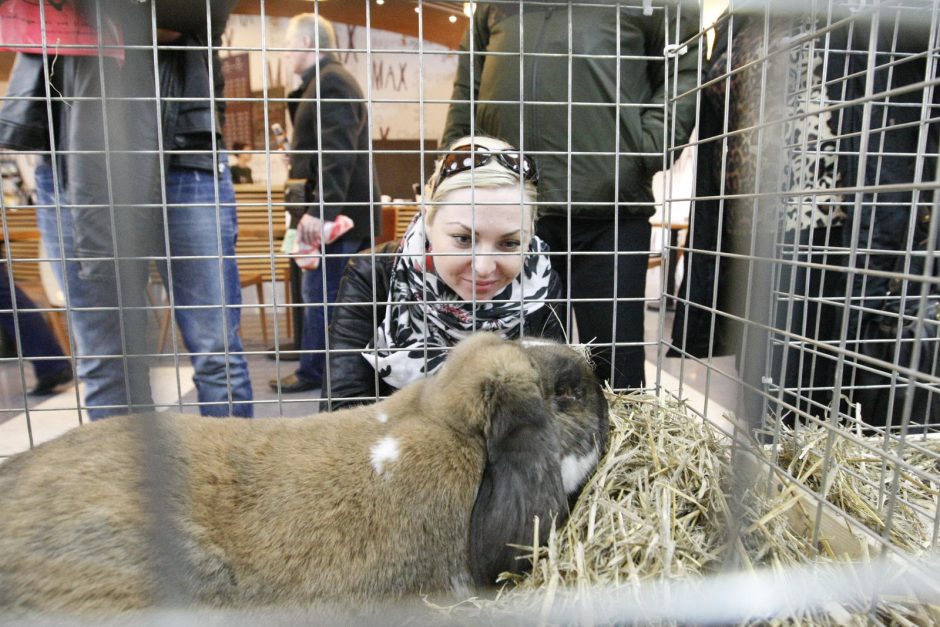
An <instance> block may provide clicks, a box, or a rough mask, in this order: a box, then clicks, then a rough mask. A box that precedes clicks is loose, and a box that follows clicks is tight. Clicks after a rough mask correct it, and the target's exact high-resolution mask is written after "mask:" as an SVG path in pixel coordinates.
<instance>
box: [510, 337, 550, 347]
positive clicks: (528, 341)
mask: <svg viewBox="0 0 940 627" xmlns="http://www.w3.org/2000/svg"><path fill="white" fill-rule="evenodd" d="M519 343H520V344H522V345H523V346H525V347H526V348H528V347H529V346H552V345H554V344H557V342H552V341H550V340H540V339H537V338H531V337H527V338H524V339H522V340H519Z"/></svg>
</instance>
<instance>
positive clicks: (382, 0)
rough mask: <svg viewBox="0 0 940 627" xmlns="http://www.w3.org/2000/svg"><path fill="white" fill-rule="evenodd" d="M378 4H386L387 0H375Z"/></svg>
mask: <svg viewBox="0 0 940 627" xmlns="http://www.w3.org/2000/svg"><path fill="white" fill-rule="evenodd" d="M375 3H376V4H385V0H375Z"/></svg>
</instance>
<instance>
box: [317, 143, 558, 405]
mask: <svg viewBox="0 0 940 627" xmlns="http://www.w3.org/2000/svg"><path fill="white" fill-rule="evenodd" d="M537 182H538V169H537V168H536V165H535V162H534V161H532V160H531V159H530V158H529V157H523V156H521V155H520V153H519V151H518V150H517V149H516V148H513V147H512V146H510V145H508V144H506V143H505V142H502V141H500V140H497V139H494V138H489V137H482V136H477V137H475V138H472V139H471V138H469V137H466V138H461V139H458V140H456V141H455V142H454V144H453V145H452V146H451V147H450V149H449V150H448V151H447V152H445V153H444V155H443V157H442V159H441V160H440V161H439V162H438V165H437V168H436V169H435V173H434V174H433V175H432V176H431V178H430V180H429V182H428V185H427V189H426V192H425V194H424V197H425V199H426V203H425V205H424V207H423V210H422V211H421V212H420V213H419V214H418V215H416V216H415V219H414V221H412V223H411V225H410V226H409V227H408V230H407V231H406V233H405V235H404V237H403V238H402V241H400V242H388V243H386V244H383V245H382V246H379V247H377V248H376V249H374V250H373V251H370V254H363V255H357V256H356V257H354V258H353V259H352V260H350V262H349V265H348V266H347V267H346V271H345V273H344V275H343V280H342V282H341V283H340V287H339V294H338V296H337V304H338V306H337V308H336V311H335V313H334V317H333V321H332V323H331V324H330V336H329V339H330V358H329V359H330V361H329V365H330V377H329V386H327V387H325V388H324V394H323V396H324V400H323V403H322V408H323V409H327V408H332V409H336V408H337V407H343V406H348V405H354V404H360V403H364V402H370V401H373V400H375V399H376V397H378V396H383V397H384V396H388V395H389V394H391V393H392V392H393V391H395V390H397V389H399V388H401V387H403V386H405V385H407V384H408V383H410V382H412V381H414V380H416V379H419V378H421V377H425V376H428V375H429V374H431V373H432V372H434V371H435V370H436V369H437V368H438V367H439V366H440V365H441V363H443V361H444V359H445V357H446V349H447V348H449V347H451V346H454V345H455V344H457V342H459V341H460V340H461V339H463V338H464V337H466V336H468V335H469V334H470V333H472V332H474V331H480V330H488V331H494V332H496V333H499V334H500V335H502V336H503V337H506V338H516V337H549V338H552V339H555V340H564V339H565V333H564V329H565V324H564V319H563V318H562V317H561V316H560V315H559V312H558V311H557V310H556V308H557V303H558V302H559V300H560V299H561V298H562V296H563V294H562V289H561V282H560V280H559V278H558V274H557V273H556V272H554V271H553V270H552V267H551V263H550V260H549V257H548V248H547V246H546V245H545V242H543V241H542V240H541V239H539V237H538V236H537V235H535V205H534V201H535V198H536V194H537V192H536V183H537Z"/></svg>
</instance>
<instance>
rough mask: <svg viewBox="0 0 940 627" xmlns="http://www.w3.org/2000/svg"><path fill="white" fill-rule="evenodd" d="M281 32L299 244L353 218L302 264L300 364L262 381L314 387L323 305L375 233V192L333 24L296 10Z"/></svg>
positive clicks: (364, 115)
mask: <svg viewBox="0 0 940 627" xmlns="http://www.w3.org/2000/svg"><path fill="white" fill-rule="evenodd" d="M287 39H288V45H289V47H290V48H292V51H291V53H290V63H291V64H292V65H293V70H294V73H296V74H298V75H300V77H301V83H300V87H298V88H297V89H296V90H294V91H292V92H291V93H290V94H289V98H290V102H289V104H288V107H289V110H290V115H291V122H292V124H293V127H294V131H293V135H292V136H291V142H290V150H291V153H290V177H291V178H292V179H303V180H305V181H306V190H307V192H306V201H307V203H308V208H307V211H306V213H305V214H304V215H303V216H302V217H301V218H300V222H299V224H298V225H297V237H298V239H299V241H300V243H301V244H306V245H308V246H312V247H314V248H317V249H319V248H320V246H321V243H320V242H321V239H322V236H323V231H324V225H325V224H326V223H329V222H334V221H335V220H336V218H337V217H338V216H340V215H344V216H346V217H348V218H350V219H351V220H352V222H353V227H352V228H351V229H350V230H349V231H347V232H346V233H345V234H344V235H342V236H341V237H340V238H339V239H337V240H335V241H332V243H330V242H328V241H324V242H323V244H324V245H323V252H324V253H325V256H324V259H323V262H322V263H321V264H320V265H319V266H318V267H317V268H315V269H311V270H304V271H303V288H302V294H303V300H304V303H305V304H306V305H307V307H305V308H304V318H303V333H302V335H301V342H300V346H301V350H302V352H301V355H300V364H299V365H298V367H297V370H296V371H295V372H294V373H293V374H290V375H288V376H286V377H284V378H283V379H280V380H278V379H272V380H271V381H270V382H269V385H270V386H271V388H272V389H274V390H280V391H281V392H304V391H307V390H312V389H315V388H319V387H320V386H321V383H322V378H323V369H324V364H325V362H326V355H325V348H326V325H327V320H328V317H327V315H326V309H327V304H328V303H332V302H334V301H335V300H336V290H337V289H338V287H339V281H340V278H341V277H342V274H343V268H344V267H345V266H346V262H347V261H348V260H349V255H351V254H353V253H355V252H358V251H360V250H362V249H363V248H368V247H369V246H371V245H372V242H373V241H374V240H373V239H372V237H373V236H374V235H377V234H378V233H379V232H380V229H381V220H376V219H375V218H374V217H373V213H372V211H373V207H374V206H375V203H376V202H378V200H379V196H380V194H379V186H378V180H377V177H376V174H375V168H374V167H373V164H372V157H371V156H370V153H369V143H370V142H369V140H370V133H371V128H370V125H369V119H368V110H367V108H366V104H365V101H364V99H363V95H362V89H360V87H359V84H358V83H357V82H356V79H355V77H353V75H352V74H350V73H349V71H348V70H347V69H346V68H345V67H344V66H343V64H342V63H341V62H340V61H339V59H338V58H337V56H336V53H335V52H332V50H334V49H335V48H336V34H335V32H334V31H333V25H332V24H330V22H329V21H327V20H325V19H323V18H322V17H320V16H318V15H316V14H314V13H303V14H300V15H297V16H294V17H293V18H291V21H290V24H289V26H288V30H287ZM327 239H329V238H327ZM324 279H325V286H324ZM324 287H325V291H324Z"/></svg>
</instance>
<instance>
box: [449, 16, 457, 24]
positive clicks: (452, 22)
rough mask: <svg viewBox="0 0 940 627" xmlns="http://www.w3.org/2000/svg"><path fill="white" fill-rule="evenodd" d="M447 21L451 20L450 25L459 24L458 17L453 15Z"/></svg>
mask: <svg viewBox="0 0 940 627" xmlns="http://www.w3.org/2000/svg"><path fill="white" fill-rule="evenodd" d="M447 19H448V20H450V23H451V24H456V23H457V16H456V15H451V16H450V17H448V18H447Z"/></svg>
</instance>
